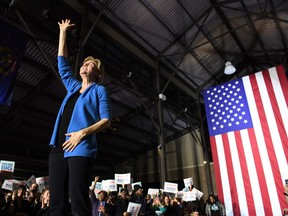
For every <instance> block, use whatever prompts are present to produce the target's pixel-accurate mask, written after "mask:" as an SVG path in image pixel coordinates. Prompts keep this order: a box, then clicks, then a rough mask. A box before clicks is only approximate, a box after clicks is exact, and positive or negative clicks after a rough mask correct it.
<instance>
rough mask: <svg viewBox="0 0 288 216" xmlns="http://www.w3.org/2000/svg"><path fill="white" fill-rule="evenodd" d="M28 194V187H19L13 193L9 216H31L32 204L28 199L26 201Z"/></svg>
mask: <svg viewBox="0 0 288 216" xmlns="http://www.w3.org/2000/svg"><path fill="white" fill-rule="evenodd" d="M25 192H26V186H24V185H19V186H18V188H17V189H16V190H14V191H13V194H12V197H11V198H12V199H11V202H10V205H9V208H8V210H7V212H8V214H9V215H17V214H18V215H20V214H21V216H24V215H25V216H29V214H30V209H31V208H30V203H29V201H28V200H27V199H24V195H25Z"/></svg>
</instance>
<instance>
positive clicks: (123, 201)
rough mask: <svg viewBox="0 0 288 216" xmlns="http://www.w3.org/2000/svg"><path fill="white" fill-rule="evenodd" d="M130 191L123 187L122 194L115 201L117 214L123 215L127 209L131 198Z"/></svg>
mask: <svg viewBox="0 0 288 216" xmlns="http://www.w3.org/2000/svg"><path fill="white" fill-rule="evenodd" d="M127 196H128V191H127V189H126V188H122V189H121V191H120V196H119V197H118V199H117V200H116V203H115V216H123V213H124V212H126V211H127V207H128V204H129V199H128V198H127Z"/></svg>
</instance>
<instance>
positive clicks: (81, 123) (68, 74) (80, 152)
mask: <svg viewBox="0 0 288 216" xmlns="http://www.w3.org/2000/svg"><path fill="white" fill-rule="evenodd" d="M58 69H59V74H60V76H61V79H62V81H63V83H64V85H65V87H66V90H67V94H66V96H65V98H64V100H63V102H62V105H61V107H60V109H59V112H58V115H57V118H56V122H55V126H54V130H53V133H52V137H51V141H50V146H52V147H57V146H56V145H62V143H59V144H58V143H57V133H58V129H59V123H60V118H61V116H62V113H63V110H64V107H65V105H66V103H67V101H68V99H69V98H70V97H71V96H72V95H73V94H75V93H77V92H79V90H80V88H81V82H80V81H79V80H77V79H75V78H74V77H73V75H72V69H71V67H70V65H69V62H68V60H67V59H66V58H65V57H64V56H58ZM101 119H111V110H110V105H109V98H108V95H107V93H106V89H105V87H104V86H101V85H98V84H96V83H94V84H92V85H90V86H89V87H88V88H87V89H86V90H85V91H84V92H83V93H82V94H81V95H80V96H79V98H78V99H77V101H76V103H75V107H74V110H73V113H72V116H71V120H70V123H69V126H68V129H67V133H70V132H76V131H79V130H81V129H83V128H86V127H88V126H91V125H93V124H95V123H96V122H98V121H99V120H101ZM67 139H68V137H66V140H67ZM97 147H98V144H97V141H96V136H95V135H90V136H87V137H86V138H85V139H83V140H82V141H81V142H80V143H79V144H78V146H77V147H76V148H75V149H74V150H73V151H72V152H67V151H65V152H64V157H73V156H83V157H91V158H96V153H97Z"/></svg>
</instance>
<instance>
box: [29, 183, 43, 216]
mask: <svg viewBox="0 0 288 216" xmlns="http://www.w3.org/2000/svg"><path fill="white" fill-rule="evenodd" d="M38 190H39V186H38V184H37V183H33V184H31V186H30V187H29V191H28V201H29V202H30V207H31V213H30V215H31V216H35V215H36V213H37V212H38V210H39V209H40V208H41V202H40V195H41V194H40V193H39V191H38Z"/></svg>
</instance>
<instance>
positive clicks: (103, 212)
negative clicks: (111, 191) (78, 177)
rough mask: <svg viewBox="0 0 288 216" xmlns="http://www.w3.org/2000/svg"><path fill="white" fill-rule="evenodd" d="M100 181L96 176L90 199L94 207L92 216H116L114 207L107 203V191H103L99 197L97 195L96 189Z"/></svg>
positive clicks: (99, 193)
mask: <svg viewBox="0 0 288 216" xmlns="http://www.w3.org/2000/svg"><path fill="white" fill-rule="evenodd" d="M98 180H99V176H96V177H95V180H94V182H93V183H92V185H91V187H90V190H89V197H90V202H91V205H92V216H112V215H114V211H113V210H114V209H113V205H112V204H111V203H110V202H107V201H108V193H107V191H104V190H101V191H99V192H98V194H97V197H96V195H95V192H94V188H95V185H96V183H97V181H98Z"/></svg>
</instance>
